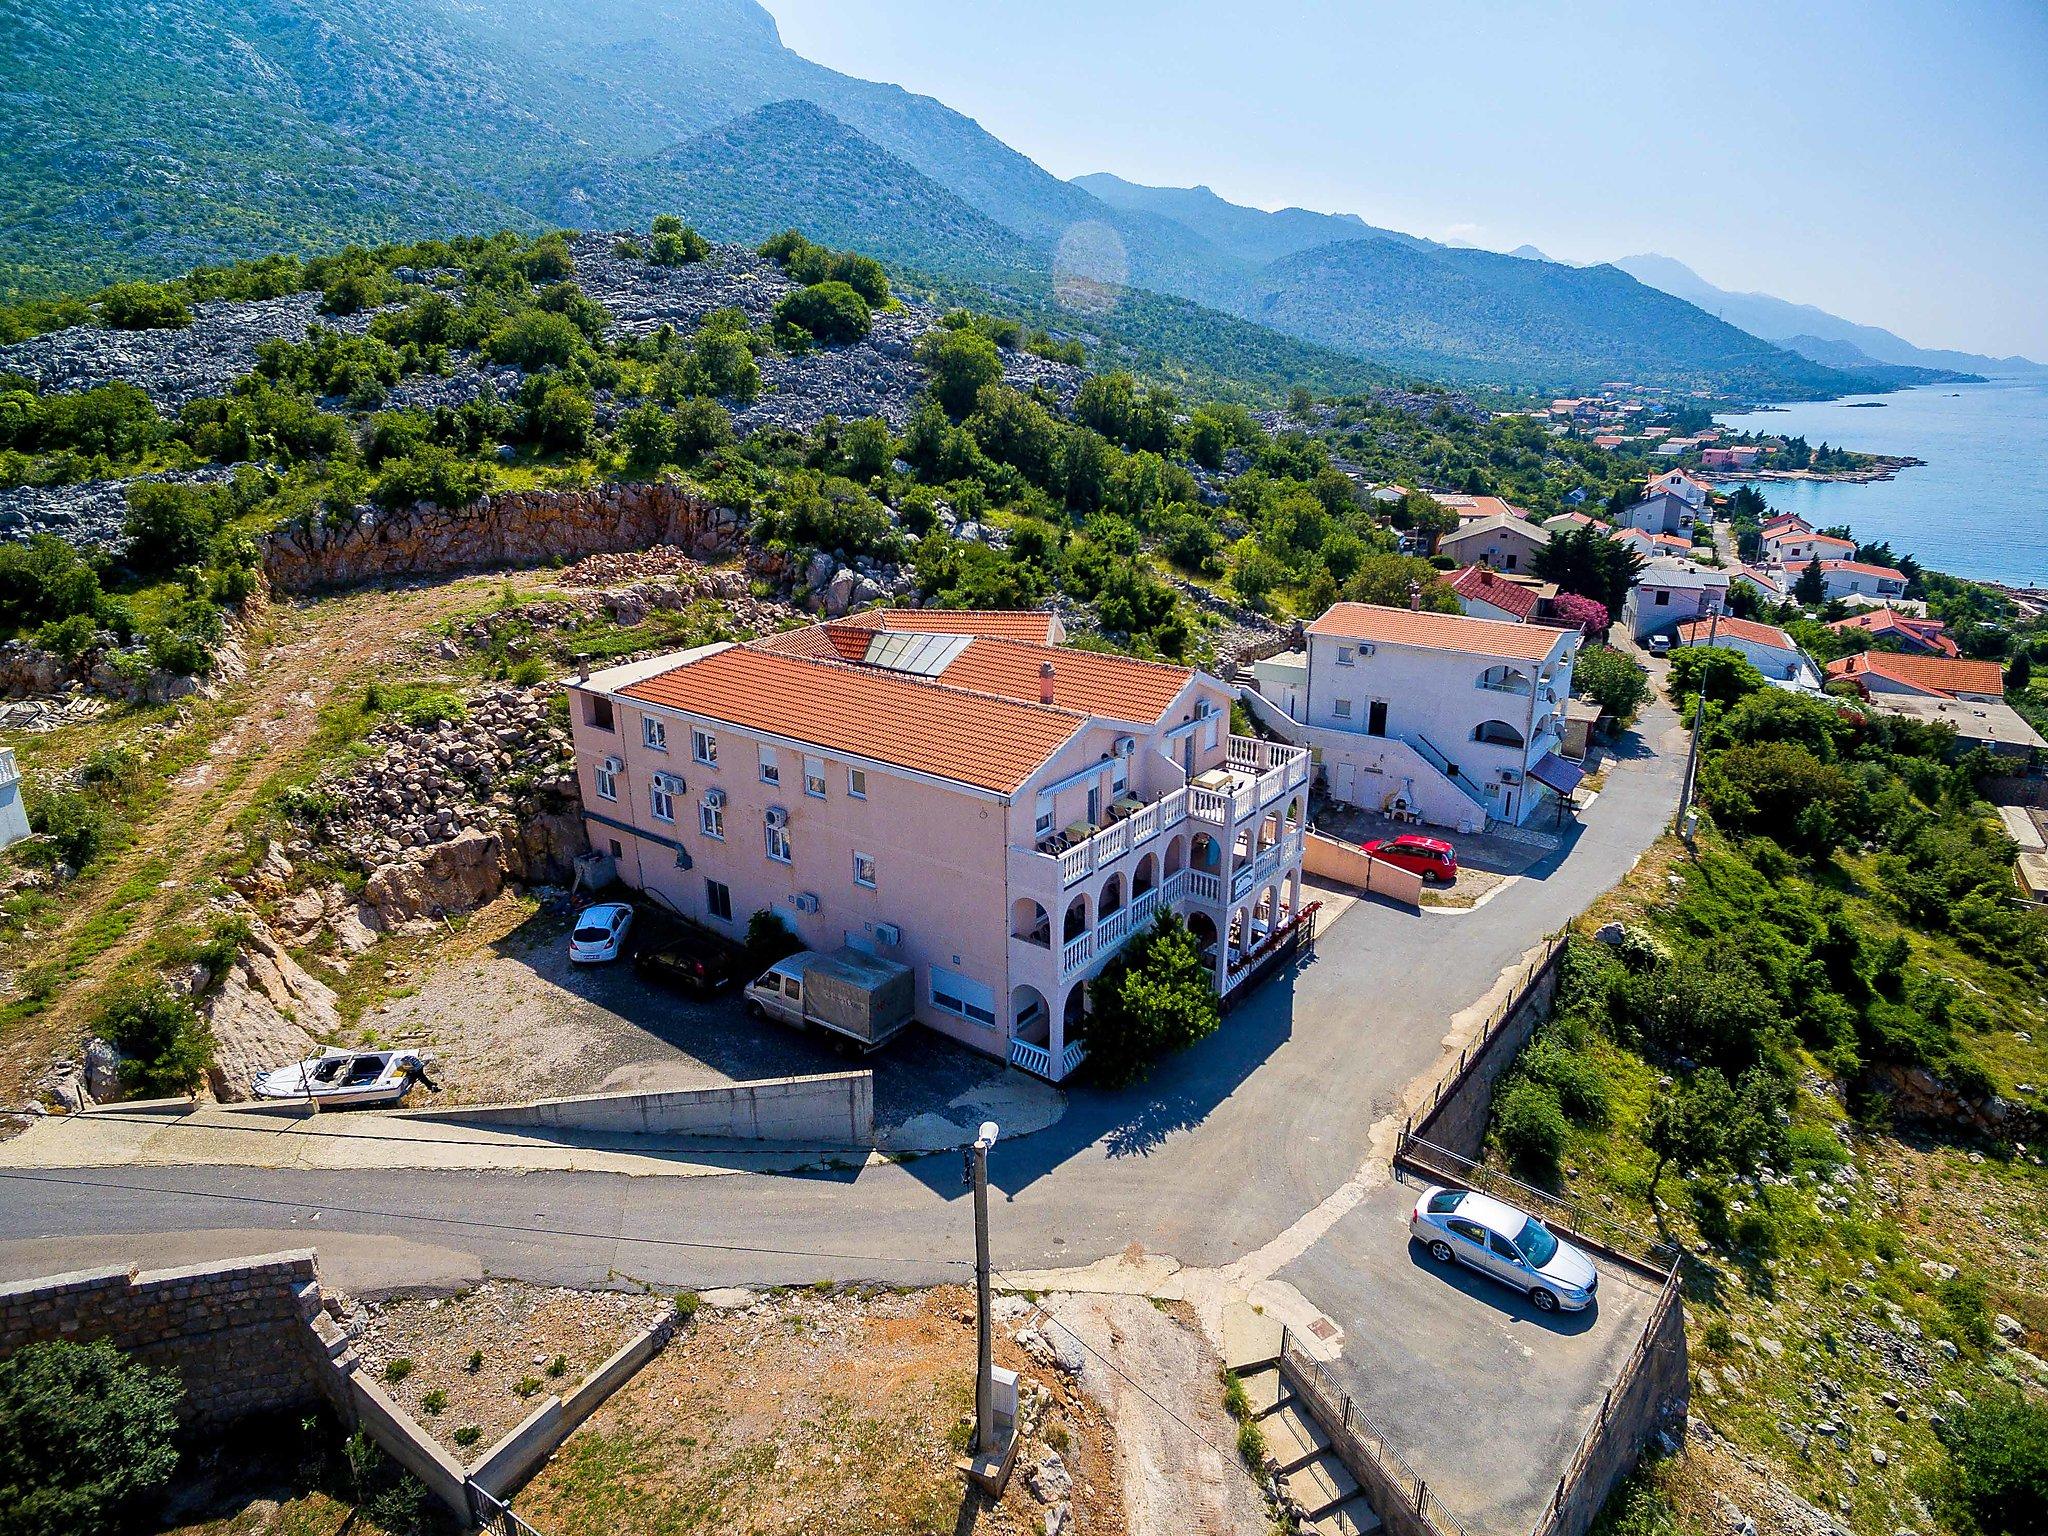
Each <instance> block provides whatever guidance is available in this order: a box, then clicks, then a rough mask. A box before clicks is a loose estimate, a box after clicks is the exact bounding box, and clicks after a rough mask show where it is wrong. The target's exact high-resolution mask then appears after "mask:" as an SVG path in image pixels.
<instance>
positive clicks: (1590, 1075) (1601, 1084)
mask: <svg viewBox="0 0 2048 1536" xmlns="http://www.w3.org/2000/svg"><path fill="white" fill-rule="evenodd" d="M1559 1035H1560V1031H1559V1030H1557V1029H1556V1028H1555V1027H1553V1028H1551V1029H1547V1030H1545V1031H1544V1033H1543V1035H1542V1036H1541V1037H1540V1038H1539V1039H1538V1040H1537V1041H1536V1043H1535V1044H1534V1045H1533V1046H1532V1047H1531V1048H1530V1049H1529V1050H1528V1051H1527V1052H1526V1053H1524V1055H1523V1057H1522V1061H1521V1071H1522V1072H1523V1073H1524V1074H1525V1075H1527V1076H1529V1077H1532V1078H1534V1079H1535V1080H1536V1081H1537V1082H1539V1083H1542V1084H1543V1085H1544V1086H1545V1087H1547V1088H1549V1089H1550V1090H1551V1092H1552V1093H1554V1094H1555V1095H1556V1096H1557V1102H1558V1105H1559V1107H1560V1108H1562V1109H1563V1110H1564V1112H1565V1114H1566V1115H1568V1116H1569V1117H1570V1118H1571V1119H1572V1121H1573V1122H1574V1123H1576V1124H1578V1125H1605V1124H1606V1123H1607V1114H1608V1105H1609V1100H1610V1097H1611V1091H1610V1089H1609V1088H1608V1085H1607V1075H1606V1074H1605V1073H1604V1072H1602V1071H1601V1070H1600V1065H1599V1063H1598V1062H1596V1061H1594V1060H1593V1059H1592V1058H1591V1057H1590V1056H1586V1055H1584V1054H1582V1053H1580V1052H1578V1051H1575V1050H1573V1049H1571V1047H1569V1046H1567V1045H1566V1044H1564V1042H1563V1041H1562V1040H1561V1039H1560V1038H1559Z"/></svg>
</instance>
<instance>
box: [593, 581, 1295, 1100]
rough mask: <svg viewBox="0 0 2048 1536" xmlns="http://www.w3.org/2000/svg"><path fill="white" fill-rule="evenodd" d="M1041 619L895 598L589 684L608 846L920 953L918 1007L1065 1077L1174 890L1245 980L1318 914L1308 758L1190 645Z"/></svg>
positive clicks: (713, 903) (842, 935)
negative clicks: (1177, 653)
mask: <svg viewBox="0 0 2048 1536" xmlns="http://www.w3.org/2000/svg"><path fill="white" fill-rule="evenodd" d="M1062 638H1063V632H1062V630H1061V628H1060V624H1059V620H1058V618H1057V617H1056V616H1055V615H1051V614H1044V613H965V612H958V611H945V610H937V609H924V610H913V609H879V610H871V611H869V612H866V613H861V614H857V615H854V616H852V617H850V618H847V619H842V620H836V621H832V622H829V623H823V624H815V625H811V626H809V627H806V628H803V629H797V630H790V631H786V632H784V633H782V634H778V635H772V636H767V637H764V638H762V639H758V640H753V641H749V642H747V643H744V644H739V645H731V644H719V645H707V646H702V647H699V648H697V649H695V650H690V651H682V652H677V653H674V654H672V655H667V656H660V657H655V658H652V659H650V660H646V661H639V662H633V663H629V664H627V665H624V666H618V667H612V668H608V669H606V670H604V671H601V672H596V673H593V674H592V675H590V676H588V677H585V678H581V679H578V680H576V681H574V682H572V683H571V684H570V695H571V699H570V704H571V708H570V721H571V728H572V731H573V734H574V737H575V743H576V761H577V773H578V777H579V780H580V784H581V789H582V796H583V806H584V813H585V816H586V818H587V822H588V828H589V832H590V839H591V846H592V847H594V848H597V849H599V850H604V851H609V852H610V853H611V855H612V857H613V858H614V860H615V861H616V863H617V866H618V872H619V876H620V878H621V879H622V880H624V881H625V883H626V884H628V885H630V886H633V887H635V888H637V889H639V890H642V891H646V892H648V893H650V894H652V895H655V896H657V897H658V898H659V899H660V900H661V901H663V902H665V903H667V904H668V905H670V906H671V907H673V908H674V909H675V910H677V911H678V912H681V913H682V914H684V915H686V916H688V917H691V918H694V919H696V920H698V921H701V922H703V923H705V924H707V925H708V926H710V927H712V928H714V929H718V930H720V931H723V932H725V933H728V934H731V935H733V936H735V937H736V936H738V935H739V934H740V933H742V932H743V931H744V930H745V927H746V924H747V920H748V919H749V917H751V916H752V914H753V913H755V912H756V911H759V910H762V909H767V910H770V911H772V912H774V913H775V914H776V915H777V916H779V917H780V918H781V919H782V920H783V922H784V923H786V924H787V925H788V926H789V928H790V929H791V930H792V931H793V932H794V933H795V934H796V935H797V937H799V938H800V939H802V940H803V942H804V943H805V944H806V945H807V946H809V947H810V948H812V949H823V950H830V949H836V948H838V947H840V946H841V945H842V944H851V945H853V946H854V947H856V948H859V949H863V950H867V951H869V952H871V953H874V954H877V955H881V956H884V957H886V958H889V959H894V960H898V961H900V962H902V963H903V964H905V965H908V966H911V967H912V968H913V969H914V970H915V972H916V977H917V1016H918V1018H919V1019H920V1020H921V1021H922V1022H924V1023H925V1024H926V1025H928V1026H929V1027H931V1028H933V1029H936V1030H938V1031H939V1032H940V1033H942V1034H946V1035H950V1036H952V1037H953V1038H954V1039H956V1040H960V1041H963V1042H964V1043H966V1044H968V1045H970V1046H973V1047H974V1048H976V1049H977V1050H982V1051H986V1052H988V1053H990V1054H992V1055H997V1056H1002V1057H1004V1058H1006V1059H1008V1060H1009V1061H1011V1062H1013V1063H1014V1064H1016V1065H1017V1066H1020V1067H1023V1068H1025V1069H1026V1070H1028V1071H1031V1072H1034V1073H1036V1074H1038V1075H1039V1076H1041V1077H1046V1078H1050V1079H1052V1080H1054V1081H1058V1080H1059V1079H1061V1078H1064V1077H1065V1076H1066V1075H1067V1074H1068V1073H1070V1072H1072V1071H1073V1070H1074V1068H1075V1067H1076V1066H1078V1065H1079V1064H1080V1062H1081V1061H1082V1059H1083V1058H1084V1056H1085V1054H1086V1047H1085V1043H1084V1040H1085V1029H1086V1026H1085V1014H1086V983H1087V982H1088V981H1089V980H1090V979H1091V978H1092V977H1093V976H1094V975H1095V974H1096V973H1097V972H1098V971H1099V970H1100V969H1101V968H1102V965H1103V963H1104V962H1105V961H1106V960H1107V959H1108V958H1109V957H1110V956H1111V955H1112V954H1114V953H1115V951H1116V950H1117V948H1118V947H1119V946H1120V945H1122V943H1123V942H1124V941H1125V940H1126V939H1127V938H1128V937H1129V936H1130V935H1131V934H1133V933H1135V932H1137V931H1139V929H1141V928H1142V927H1143V926H1144V925H1145V923H1146V922H1148V921H1149V920H1150V918H1151V917H1152V915H1153V913H1154V912H1155V911H1156V910H1157V909H1158V908H1160V907H1162V906H1165V907H1171V908H1172V909H1174V910H1175V911H1178V912H1180V913H1182V914H1183V915H1184V916H1185V917H1186V918H1187V920H1188V922H1189V925H1190V926H1191V927H1192V928H1193V929H1194V931H1195V933H1196V935H1197V936H1198V937H1199V938H1200V939H1201V940H1202V941H1203V943H1204V945H1205V946H1206V947H1207V950H1208V953H1209V954H1210V956H1211V958H1212V963H1213V964H1214V967H1215V977H1216V985H1217V989H1218V991H1219V992H1224V993H1228V992H1229V991H1231V990H1233V989H1234V988H1235V987H1237V986H1239V985H1242V984H1243V983H1244V982H1245V980H1246V979H1247V978H1248V976H1249V975H1250V973H1251V971H1252V969H1253V967H1254V965H1255V964H1256V962H1257V960H1258V958H1259V956H1260V954H1261V953H1262V952H1263V950H1264V949H1265V948H1267V947H1268V946H1270V945H1271V944H1272V943H1273V942H1274V940H1275V939H1276V937H1277V936H1278V935H1279V934H1281V933H1282V932H1284V931H1285V928H1286V926H1287V925H1288V924H1289V923H1290V922H1291V920H1292V919H1293V917H1294V916H1295V914H1297V913H1299V912H1300V911H1301V908H1302V896H1301V862H1302V847H1303V828H1304V826H1305V825H1306V819H1307V814H1308V793H1309V776H1310V765H1309V754H1308V753H1307V752H1306V751H1304V750H1302V749H1300V748H1296V747H1289V746H1284V745H1280V744H1277V743H1269V742H1265V741H1260V740H1255V739H1251V738H1247V737H1238V736H1233V735H1231V734H1230V701H1231V697H1232V695H1231V690H1230V689H1229V687H1228V686H1227V685H1226V684H1224V683H1223V682H1222V681H1221V680H1219V679H1217V678H1215V677H1212V676H1210V675H1208V674H1207V673H1204V672H1200V671H1197V670H1194V669H1192V668H1188V667H1174V666H1165V665H1161V664H1159V663H1155V662H1146V661H1137V660H1133V659H1131V658H1128V657H1122V656H1107V655H1101V654H1098V653H1095V652H1092V651H1081V650H1074V649H1070V648H1068V647H1065V646H1062V645H1060V644H1059V643H1058V642H1059V641H1060V640H1061V639H1062Z"/></svg>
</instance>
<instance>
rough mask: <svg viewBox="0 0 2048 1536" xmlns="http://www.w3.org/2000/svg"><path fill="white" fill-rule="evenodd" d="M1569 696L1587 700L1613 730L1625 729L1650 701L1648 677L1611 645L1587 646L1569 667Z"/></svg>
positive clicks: (1629, 658)
mask: <svg viewBox="0 0 2048 1536" xmlns="http://www.w3.org/2000/svg"><path fill="white" fill-rule="evenodd" d="M1572 692H1574V693H1576V694H1578V695H1579V696H1580V697H1581V698H1586V699H1591V700H1592V701H1593V702H1594V703H1595V704H1598V705H1599V706H1600V712H1601V713H1602V714H1604V715H1606V716H1607V718H1608V719H1610V720H1612V721H1613V722H1614V723H1615V724H1616V725H1617V726H1625V725H1627V724H1628V723H1629V722H1630V721H1631V720H1633V719H1634V718H1635V716H1636V711H1637V710H1639V709H1641V708H1642V707H1643V704H1644V702H1645V701H1646V700H1647V699H1648V698H1649V697H1650V674H1649V673H1648V672H1646V671H1644V670H1643V668H1642V667H1641V666H1640V665H1639V664H1638V663H1637V662H1636V661H1635V660H1634V659H1633V658H1631V657H1628V656H1625V655H1623V654H1622V653H1621V652H1620V651H1617V650H1616V649H1614V647H1613V646H1611V645H1589V646H1587V647H1585V648H1584V649H1583V650H1581V651H1580V652H1579V659H1578V661H1577V662H1576V663H1575V664H1574V665H1573V667H1572Z"/></svg>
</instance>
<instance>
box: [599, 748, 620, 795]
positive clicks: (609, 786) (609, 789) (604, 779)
mask: <svg viewBox="0 0 2048 1536" xmlns="http://www.w3.org/2000/svg"><path fill="white" fill-rule="evenodd" d="M612 762H613V759H611V758H609V757H608V758H605V759H604V760H603V761H602V762H600V763H599V764H598V765H597V798H598V799H600V800H616V799H618V798H619V773H618V770H617V769H616V768H614V767H612Z"/></svg>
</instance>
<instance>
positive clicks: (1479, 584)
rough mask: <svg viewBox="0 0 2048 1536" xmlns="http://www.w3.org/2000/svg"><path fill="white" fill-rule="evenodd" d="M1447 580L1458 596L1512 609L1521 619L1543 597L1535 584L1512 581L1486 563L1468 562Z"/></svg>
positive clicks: (1505, 610)
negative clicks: (1496, 572)
mask: <svg viewBox="0 0 2048 1536" xmlns="http://www.w3.org/2000/svg"><path fill="white" fill-rule="evenodd" d="M1444 581H1445V583H1446V584H1447V585H1448V586H1449V587H1450V589H1451V590H1452V591H1453V592H1455V593H1457V594H1458V596H1460V597H1467V598H1471V599H1473V600H1475V601H1477V602H1482V603H1487V604H1489V605H1491V606H1492V607H1495V608H1498V609H1500V610H1501V611H1502V612H1503V613H1512V614H1513V615H1514V616H1515V617H1516V618H1518V619H1527V618H1528V617H1529V615H1530V614H1532V613H1534V612H1535V611H1536V607H1537V604H1539V603H1540V602H1542V600H1543V599H1542V597H1541V596H1540V595H1539V594H1538V593H1537V592H1536V591H1535V589H1534V588H1531V587H1525V586H1523V585H1522V584H1521V583H1520V582H1518V581H1509V580H1507V579H1506V578H1505V577H1502V576H1498V575H1496V574H1494V572H1493V571H1491V570H1489V569H1488V568H1487V567H1486V566H1483V565H1468V566H1464V567H1461V568H1460V569H1458V570H1455V571H1451V572H1448V573H1446V575H1445V576H1444Z"/></svg>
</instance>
